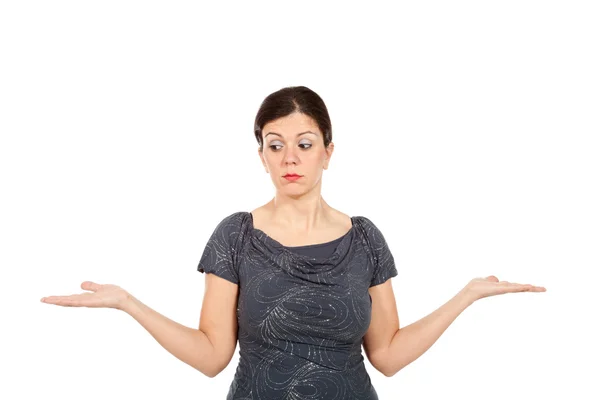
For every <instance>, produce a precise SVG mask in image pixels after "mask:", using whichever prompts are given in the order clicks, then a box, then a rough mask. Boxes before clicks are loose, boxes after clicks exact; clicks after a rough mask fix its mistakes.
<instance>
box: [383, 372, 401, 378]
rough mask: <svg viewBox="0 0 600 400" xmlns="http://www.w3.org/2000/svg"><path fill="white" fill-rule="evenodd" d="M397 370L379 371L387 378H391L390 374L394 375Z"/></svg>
mask: <svg viewBox="0 0 600 400" xmlns="http://www.w3.org/2000/svg"><path fill="white" fill-rule="evenodd" d="M397 372H398V371H392V370H383V371H381V373H382V374H383V375H385V376H386V377H387V378H391V377H392V376H394V375H396V373H397Z"/></svg>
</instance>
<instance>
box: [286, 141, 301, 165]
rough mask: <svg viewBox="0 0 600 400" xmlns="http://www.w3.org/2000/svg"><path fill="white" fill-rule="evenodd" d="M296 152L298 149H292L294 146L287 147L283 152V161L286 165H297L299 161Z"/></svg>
mask: <svg viewBox="0 0 600 400" xmlns="http://www.w3.org/2000/svg"><path fill="white" fill-rule="evenodd" d="M297 151H298V149H296V148H294V146H289V147H288V148H287V149H286V150H285V156H284V158H283V160H284V162H285V164H286V165H289V164H298V161H299V159H298V154H297Z"/></svg>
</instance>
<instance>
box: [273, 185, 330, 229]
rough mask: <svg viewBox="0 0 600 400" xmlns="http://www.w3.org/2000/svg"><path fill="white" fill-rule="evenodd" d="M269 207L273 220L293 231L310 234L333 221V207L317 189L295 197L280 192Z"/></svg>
mask: <svg viewBox="0 0 600 400" xmlns="http://www.w3.org/2000/svg"><path fill="white" fill-rule="evenodd" d="M267 207H268V208H269V209H270V213H271V217H270V218H271V220H272V221H273V222H275V223H276V224H277V225H280V226H285V227H287V228H288V229H290V230H291V231H297V232H310V231H313V230H315V229H319V228H321V227H323V226H325V225H328V223H329V221H330V220H331V207H330V206H329V205H328V204H327V202H326V201H325V200H324V199H323V197H322V196H321V193H320V191H319V190H318V188H317V187H315V190H312V191H310V192H308V193H304V194H303V195H301V196H294V197H292V196H289V195H286V194H285V193H281V192H280V191H278V192H277V193H276V194H275V197H274V198H273V199H272V200H271V201H270V202H269V203H268V204H267Z"/></svg>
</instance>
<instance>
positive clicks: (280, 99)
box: [254, 86, 332, 151]
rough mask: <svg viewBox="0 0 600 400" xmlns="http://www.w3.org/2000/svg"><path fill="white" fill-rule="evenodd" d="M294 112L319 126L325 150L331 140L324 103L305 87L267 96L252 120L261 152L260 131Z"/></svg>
mask: <svg viewBox="0 0 600 400" xmlns="http://www.w3.org/2000/svg"><path fill="white" fill-rule="evenodd" d="M295 112H299V113H302V114H306V115H308V116H309V117H311V118H312V119H313V120H314V121H315V122H316V123H317V125H318V126H319V130H320V131H321V133H322V134H323V144H324V145H325V148H327V146H328V145H329V143H330V142H331V139H332V132H331V120H330V119H329V112H328V111H327V107H326V106H325V102H323V99H321V97H320V96H319V95H318V94H317V93H315V92H313V91H312V90H310V89H309V88H307V87H306V86H288V87H285V88H283V89H280V90H278V91H276V92H273V93H271V94H270V95H268V96H267V97H266V98H265V99H264V100H263V102H262V104H261V105H260V108H259V109H258V113H256V119H255V120H254V136H255V137H256V141H257V142H258V144H259V146H260V151H263V142H262V129H263V128H264V126H265V125H266V124H268V123H269V122H271V121H274V120H276V119H278V118H282V117H286V116H288V115H290V114H293V113H295Z"/></svg>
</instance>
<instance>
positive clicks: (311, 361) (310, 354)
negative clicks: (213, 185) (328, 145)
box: [198, 211, 398, 400]
mask: <svg viewBox="0 0 600 400" xmlns="http://www.w3.org/2000/svg"><path fill="white" fill-rule="evenodd" d="M351 220H352V227H351V228H350V230H349V231H347V232H346V233H345V234H344V235H343V236H342V237H340V238H338V239H337V240H336V241H334V242H337V245H336V246H335V249H334V250H333V252H331V251H330V252H329V255H327V256H320V255H318V253H317V252H316V248H317V247H319V246H321V245H323V244H317V245H308V246H301V247H302V249H300V248H298V249H294V248H293V247H286V246H283V245H282V244H281V243H279V242H278V241H276V240H275V239H273V238H271V237H270V236H268V235H267V234H266V233H265V232H263V231H261V230H259V229H256V228H254V225H253V219H252V214H251V213H250V212H246V211H239V212H235V213H233V214H231V215H229V216H227V217H225V218H224V219H223V220H222V221H221V222H220V223H219V224H218V225H217V227H216V228H215V230H214V232H213V234H212V235H211V237H210V238H209V240H208V243H207V244H206V247H205V249H204V252H203V254H202V256H201V259H200V262H199V264H198V271H200V272H206V273H213V274H215V275H217V276H220V277H221V278H223V279H226V280H228V281H230V282H233V283H235V284H238V285H239V289H240V291H239V298H238V308H237V318H238V341H239V348H240V350H239V355H240V359H239V363H238V366H237V369H236V372H235V376H234V378H233V382H232V383H231V386H230V388H229V393H228V394H227V400H250V399H252V400H276V399H290V400H291V399H293V400H304V399H306V400H309V399H310V400H317V399H323V400H325V399H327V400H375V399H378V397H377V393H376V391H375V388H374V387H373V385H371V380H370V378H369V375H368V373H367V371H366V369H365V365H364V357H363V355H362V352H361V346H362V341H363V339H362V338H363V336H364V335H365V333H366V332H367V330H368V328H369V323H370V321H371V296H370V295H369V292H368V288H369V287H371V286H374V285H378V284H381V283H383V282H385V281H387V280H388V279H389V278H391V277H394V276H396V275H398V271H397V270H396V266H395V263H394V258H393V256H392V254H391V251H390V249H389V247H388V245H387V243H386V241H385V239H384V237H383V235H382V233H381V231H380V230H379V229H378V228H377V227H376V226H375V224H374V223H373V222H372V221H371V220H369V219H368V218H366V217H362V216H355V217H351ZM331 243H332V244H333V245H335V243H333V242H331ZM311 246H314V247H315V252H310V251H309V252H308V253H307V250H309V249H310V247H311ZM299 250H302V251H299Z"/></svg>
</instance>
